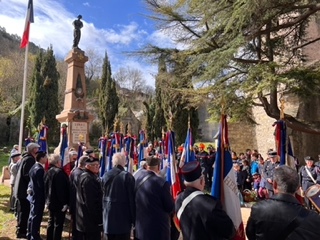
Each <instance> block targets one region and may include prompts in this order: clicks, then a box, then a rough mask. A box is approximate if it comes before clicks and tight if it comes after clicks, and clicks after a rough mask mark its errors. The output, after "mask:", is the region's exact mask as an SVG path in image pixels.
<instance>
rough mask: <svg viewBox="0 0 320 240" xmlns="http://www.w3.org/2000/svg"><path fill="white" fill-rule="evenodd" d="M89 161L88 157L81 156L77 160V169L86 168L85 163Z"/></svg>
mask: <svg viewBox="0 0 320 240" xmlns="http://www.w3.org/2000/svg"><path fill="white" fill-rule="evenodd" d="M88 159H89V157H88V156H81V157H80V158H79V167H81V168H84V167H85V166H86V161H87V160H88Z"/></svg>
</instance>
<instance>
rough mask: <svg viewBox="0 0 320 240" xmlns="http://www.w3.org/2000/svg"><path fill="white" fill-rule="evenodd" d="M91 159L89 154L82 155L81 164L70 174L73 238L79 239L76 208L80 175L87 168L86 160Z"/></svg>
mask: <svg viewBox="0 0 320 240" xmlns="http://www.w3.org/2000/svg"><path fill="white" fill-rule="evenodd" d="M88 159H89V156H81V157H80V158H79V160H78V162H79V164H78V165H79V166H78V167H77V168H74V169H73V170H72V172H71V174H70V177H69V179H70V204H69V212H70V214H71V218H72V239H73V240H77V239H78V237H77V236H78V231H77V227H76V217H77V215H76V214H77V208H76V202H77V186H78V183H79V178H80V175H81V174H82V173H83V172H84V169H85V168H86V167H85V166H86V161H87V160H88Z"/></svg>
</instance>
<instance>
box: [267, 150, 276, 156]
mask: <svg viewBox="0 0 320 240" xmlns="http://www.w3.org/2000/svg"><path fill="white" fill-rule="evenodd" d="M277 155H278V153H277V151H271V152H268V156H269V157H276V156H277Z"/></svg>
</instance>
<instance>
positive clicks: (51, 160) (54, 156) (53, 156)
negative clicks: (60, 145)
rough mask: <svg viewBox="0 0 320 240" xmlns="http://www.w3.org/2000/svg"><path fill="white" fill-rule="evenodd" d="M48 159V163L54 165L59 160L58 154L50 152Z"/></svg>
mask: <svg viewBox="0 0 320 240" xmlns="http://www.w3.org/2000/svg"><path fill="white" fill-rule="evenodd" d="M48 160H49V164H51V165H54V166H55V165H56V164H57V163H58V162H59V161H61V159H60V155H59V154H54V153H52V154H50V155H49V158H48Z"/></svg>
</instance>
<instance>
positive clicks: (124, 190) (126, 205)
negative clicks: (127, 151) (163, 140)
mask: <svg viewBox="0 0 320 240" xmlns="http://www.w3.org/2000/svg"><path fill="white" fill-rule="evenodd" d="M112 165H113V168H112V169H111V170H110V171H108V172H106V173H105V174H104V176H103V179H102V185H103V190H104V191H103V192H104V195H103V229H104V233H105V234H106V235H107V237H108V240H130V233H131V229H132V227H133V226H134V224H135V215H136V206H135V192H134V188H135V185H134V184H135V180H134V178H133V176H132V174H131V173H129V172H126V171H125V170H124V166H125V165H126V157H125V155H124V154H122V153H115V154H114V155H113V156H112Z"/></svg>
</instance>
